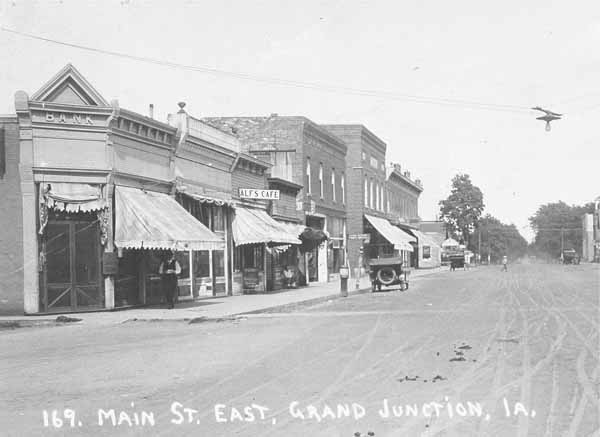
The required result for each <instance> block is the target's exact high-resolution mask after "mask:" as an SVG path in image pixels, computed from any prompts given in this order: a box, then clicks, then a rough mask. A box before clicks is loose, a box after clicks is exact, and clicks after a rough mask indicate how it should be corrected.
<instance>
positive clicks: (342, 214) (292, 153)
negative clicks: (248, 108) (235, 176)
mask: <svg viewBox="0 0 600 437" xmlns="http://www.w3.org/2000/svg"><path fill="white" fill-rule="evenodd" d="M203 120H205V121H206V122H207V123H210V124H212V125H214V126H216V127H219V128H220V129H222V130H225V131H228V132H233V133H235V134H236V135H237V136H238V137H239V138H240V141H241V142H242V147H243V148H244V150H245V151H246V152H247V153H249V154H251V155H253V156H256V157H259V158H261V159H263V160H265V161H268V162H270V163H271V166H272V167H271V174H270V176H271V178H272V181H273V180H274V179H278V180H280V181H288V182H292V183H293V184H294V186H296V187H302V188H301V189H300V190H299V192H298V195H297V198H296V211H297V215H296V219H297V220H298V222H299V223H300V224H302V225H305V226H307V227H310V228H313V229H316V230H320V231H325V232H326V233H327V234H328V235H329V239H328V241H327V242H323V243H321V244H319V245H316V247H309V246H310V245H304V248H306V251H305V253H304V254H305V257H304V260H301V261H303V262H301V263H300V265H299V268H300V270H301V274H302V275H303V276H304V277H305V278H306V279H307V280H308V282H325V281H328V280H329V279H333V278H335V277H336V276H337V274H338V273H339V269H340V266H342V265H343V263H344V255H345V244H346V241H345V235H346V232H345V227H346V201H347V192H346V171H347V170H346V161H345V159H346V145H345V143H344V142H343V141H342V140H341V139H339V138H337V137H336V136H335V135H333V134H331V133H330V132H329V131H327V130H326V129H323V128H322V127H320V126H319V125H317V124H316V123H314V122H312V121H311V120H309V119H307V118H306V117H297V116H278V115H277V114H272V115H271V116H269V117H208V118H204V119H203ZM290 218H291V217H290Z"/></svg>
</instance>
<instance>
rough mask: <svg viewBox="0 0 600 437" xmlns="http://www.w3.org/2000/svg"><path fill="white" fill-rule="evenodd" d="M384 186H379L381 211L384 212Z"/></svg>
mask: <svg viewBox="0 0 600 437" xmlns="http://www.w3.org/2000/svg"><path fill="white" fill-rule="evenodd" d="M383 204H384V202H383V184H382V185H380V186H379V210H380V211H383Z"/></svg>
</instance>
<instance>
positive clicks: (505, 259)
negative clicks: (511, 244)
mask: <svg viewBox="0 0 600 437" xmlns="http://www.w3.org/2000/svg"><path fill="white" fill-rule="evenodd" d="M502 271H503V272H508V257H507V256H506V255H504V256H503V257H502Z"/></svg>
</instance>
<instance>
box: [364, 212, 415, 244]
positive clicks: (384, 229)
mask: <svg viewBox="0 0 600 437" xmlns="http://www.w3.org/2000/svg"><path fill="white" fill-rule="evenodd" d="M365 218H366V219H367V220H368V221H369V223H371V225H372V226H373V227H374V228H375V229H376V230H377V232H379V233H380V234H381V235H382V236H383V238H385V239H386V240H388V241H389V242H390V243H391V244H393V245H394V247H395V248H396V249H397V250H406V251H408V252H412V251H413V247H412V246H411V244H410V243H411V242H415V243H416V241H417V239H416V238H415V237H413V236H412V235H409V234H408V233H406V232H404V231H403V230H402V229H400V228H398V227H396V226H394V225H392V224H391V223H390V222H389V221H387V220H386V219H384V218H380V217H374V216H372V215H367V214H365Z"/></svg>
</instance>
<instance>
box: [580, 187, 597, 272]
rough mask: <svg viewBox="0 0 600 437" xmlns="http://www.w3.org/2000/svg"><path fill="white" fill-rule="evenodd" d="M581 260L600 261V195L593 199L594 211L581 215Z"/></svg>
mask: <svg viewBox="0 0 600 437" xmlns="http://www.w3.org/2000/svg"><path fill="white" fill-rule="evenodd" d="M582 227H583V241H582V243H583V244H582V254H581V255H582V260H583V261H588V262H600V196H599V197H597V198H596V199H595V201H594V212H593V213H592V214H584V216H583V217H582Z"/></svg>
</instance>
